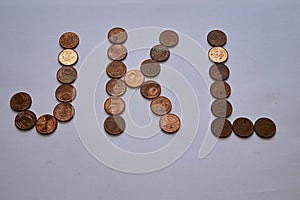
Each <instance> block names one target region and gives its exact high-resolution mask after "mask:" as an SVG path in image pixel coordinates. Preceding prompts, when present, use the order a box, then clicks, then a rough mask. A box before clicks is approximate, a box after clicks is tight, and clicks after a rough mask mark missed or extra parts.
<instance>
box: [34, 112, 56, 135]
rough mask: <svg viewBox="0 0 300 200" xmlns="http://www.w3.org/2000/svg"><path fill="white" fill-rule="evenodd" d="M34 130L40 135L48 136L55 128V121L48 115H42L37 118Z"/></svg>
mask: <svg viewBox="0 0 300 200" xmlns="http://www.w3.org/2000/svg"><path fill="white" fill-rule="evenodd" d="M35 128H36V130H37V132H39V133H40V134H42V135H49V134H51V133H53V132H54V131H55V130H56V128H57V120H56V119H55V117H53V116H52V115H49V114H45V115H42V116H40V117H39V118H38V120H37V122H36V125H35Z"/></svg>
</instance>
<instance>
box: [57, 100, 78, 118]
mask: <svg viewBox="0 0 300 200" xmlns="http://www.w3.org/2000/svg"><path fill="white" fill-rule="evenodd" d="M74 114H75V109H74V107H73V106H72V104H70V103H59V104H57V105H56V106H55V108H54V110H53V116H54V117H55V118H56V119H57V120H58V121H61V122H67V121H69V120H71V119H72V118H73V116H74Z"/></svg>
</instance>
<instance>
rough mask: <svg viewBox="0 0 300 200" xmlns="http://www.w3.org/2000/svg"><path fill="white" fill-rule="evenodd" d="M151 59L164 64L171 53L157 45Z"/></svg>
mask: <svg viewBox="0 0 300 200" xmlns="http://www.w3.org/2000/svg"><path fill="white" fill-rule="evenodd" d="M150 57H151V58H152V59H153V60H155V61H157V62H164V61H166V60H168V59H169V57H170V51H169V49H168V48H167V47H165V46H163V45H155V46H154V47H152V48H151V50H150Z"/></svg>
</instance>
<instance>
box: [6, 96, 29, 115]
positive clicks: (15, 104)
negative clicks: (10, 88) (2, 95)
mask: <svg viewBox="0 0 300 200" xmlns="http://www.w3.org/2000/svg"><path fill="white" fill-rule="evenodd" d="M31 102H32V101H31V97H30V95H29V94H27V93H25V92H19V93H16V94H14V95H13V96H12V97H11V99H10V107H11V108H12V109H13V110H14V111H23V110H27V109H28V108H30V106H31Z"/></svg>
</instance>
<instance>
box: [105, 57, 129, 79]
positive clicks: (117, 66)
mask: <svg viewBox="0 0 300 200" xmlns="http://www.w3.org/2000/svg"><path fill="white" fill-rule="evenodd" d="M126 71H127V68H126V65H125V64H124V63H123V62H121V61H112V62H111V63H109V64H108V65H107V67H106V73H107V75H108V76H109V77H111V78H121V77H122V76H124V75H125V73H126Z"/></svg>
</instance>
